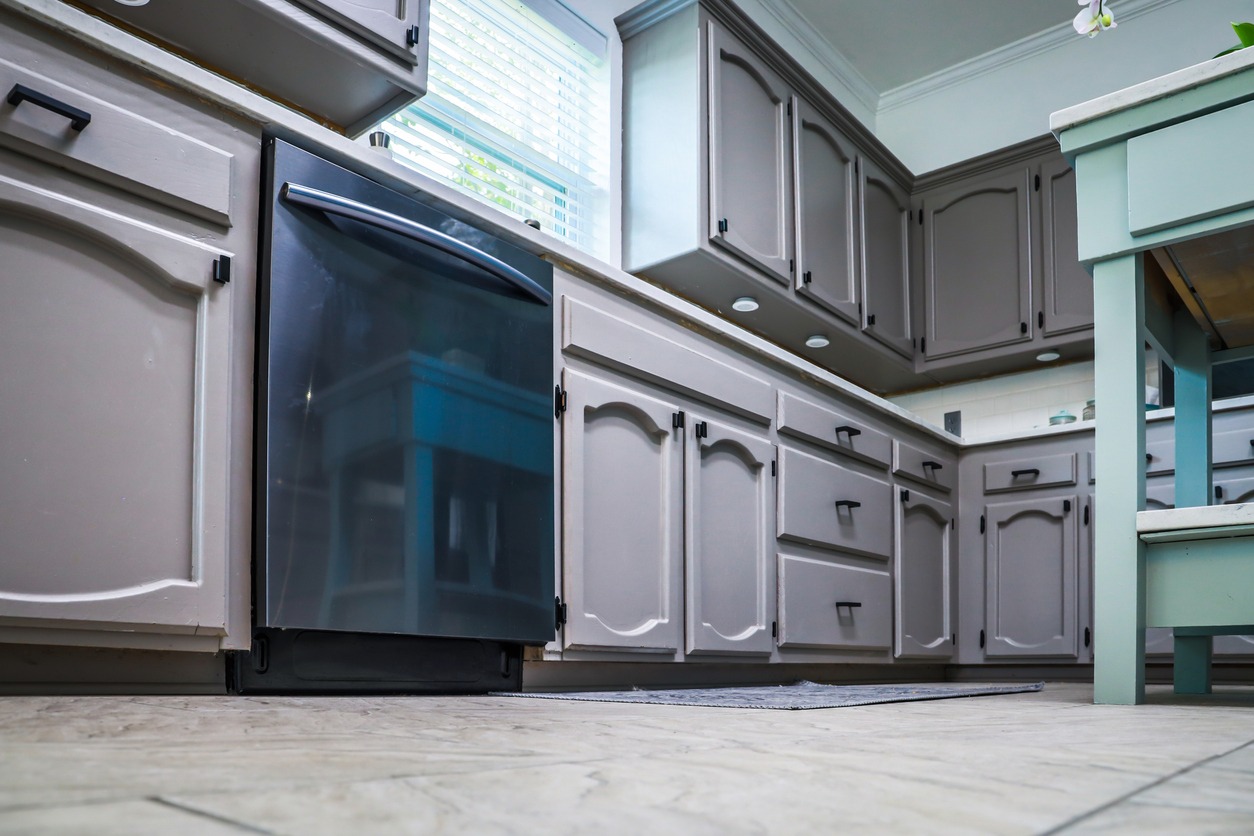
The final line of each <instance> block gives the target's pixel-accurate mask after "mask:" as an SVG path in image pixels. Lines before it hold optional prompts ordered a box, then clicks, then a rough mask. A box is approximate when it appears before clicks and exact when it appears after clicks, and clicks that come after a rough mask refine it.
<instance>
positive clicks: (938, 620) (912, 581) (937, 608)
mask: <svg viewBox="0 0 1254 836" xmlns="http://www.w3.org/2000/svg"><path fill="white" fill-rule="evenodd" d="M898 499H899V502H898V503H897V520H896V527H897V551H896V566H895V571H896V583H895V591H896V608H895V611H896V616H897V618H896V630H895V632H896V655H897V657H898V658H948V657H950V656H952V655H953V652H954V631H955V630H956V627H955V624H954V614H955V603H956V600H957V599H956V597H955V595H956V591H957V590H956V587H955V586H954V582H953V580H954V579H953V562H954V559H955V557H956V554H957V552H956V549H955V543H956V533H955V531H954V516H953V514H954V512H953V506H951V505H950V504H949V503H947V502H942V501H939V500H937V499H933V498H932V497H929V496H927V495H925V494H924V493H923V492H922V491H919V490H917V489H910V488H905V487H899V488H898Z"/></svg>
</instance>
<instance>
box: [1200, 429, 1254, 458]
mask: <svg viewBox="0 0 1254 836" xmlns="http://www.w3.org/2000/svg"><path fill="white" fill-rule="evenodd" d="M1251 459H1254V429H1240V430H1228V431H1227V432H1221V433H1215V436H1214V438H1213V439H1212V440H1211V461H1213V462H1214V463H1215V464H1238V463H1244V462H1248V461H1250V460H1251Z"/></svg>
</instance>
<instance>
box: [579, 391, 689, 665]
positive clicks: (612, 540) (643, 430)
mask: <svg viewBox="0 0 1254 836" xmlns="http://www.w3.org/2000/svg"><path fill="white" fill-rule="evenodd" d="M565 382H566V390H567V410H566V414H565V421H564V424H563V426H562V445H563V449H562V454H563V460H562V481H563V486H562V528H563V536H562V542H563V547H562V562H563V579H564V581H563V582H564V587H565V596H566V604H567V613H568V614H567V623H566V627H565V634H564V640H565V646H566V647H570V648H631V649H640V650H657V651H674V650H677V649H678V648H679V637H680V636H679V634H680V622H679V618H678V615H679V587H680V582H681V577H680V574H679V568H680V564H679V560H680V554H681V553H680V548H681V543H680V529H681V525H682V520H681V519H680V517H679V514H680V502H681V501H682V487H683V486H682V479H683V471H682V459H683V454H682V450H681V447H680V446H679V438H678V436H677V433H676V431H675V430H674V429H673V427H672V424H673V423H674V420H675V419H674V416H675V415H676V414H677V413H678V408H677V407H675V406H674V405H672V404H668V403H663V402H662V401H659V400H656V399H654V398H651V397H648V396H646V395H643V394H641V393H639V392H636V391H634V390H632V389H628V388H625V387H622V386H618V385H614V384H611V383H607V382H605V381H602V380H597V379H596V378H592V377H588V376H586V375H582V374H579V373H577V372H571V371H567V372H566V373H565Z"/></svg>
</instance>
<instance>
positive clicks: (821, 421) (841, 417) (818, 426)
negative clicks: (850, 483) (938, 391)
mask: <svg viewBox="0 0 1254 836" xmlns="http://www.w3.org/2000/svg"><path fill="white" fill-rule="evenodd" d="M778 414H779V424H778V427H779V431H780V432H781V433H784V434H786V435H791V436H795V437H797V438H803V439H805V440H806V441H810V442H812V443H814V444H818V445H820V446H822V447H826V448H827V449H829V450H834V451H836V452H838V453H842V454H844V455H846V456H850V457H851V458H855V459H859V460H861V461H864V462H868V463H870V464H874V465H879V466H880V467H887V466H888V462H889V456H890V454H891V452H892V439H891V438H890V437H889V436H888V434H887V433H885V432H882V431H881V430H879V429H876V428H875V427H873V426H871V424H870V423H869V422H868V421H865V420H863V419H861V418H858V417H856V416H853V415H850V414H849V413H848V412H845V411H842V410H840V409H838V408H833V407H826V406H820V405H818V404H816V403H813V402H811V401H807V400H806V399H805V398H799V397H797V396H796V395H790V394H788V393H787V392H780V393H779V413H778Z"/></svg>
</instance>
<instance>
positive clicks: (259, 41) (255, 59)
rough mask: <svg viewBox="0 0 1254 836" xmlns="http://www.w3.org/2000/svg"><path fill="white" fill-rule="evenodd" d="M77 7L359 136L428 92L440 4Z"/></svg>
mask: <svg viewBox="0 0 1254 836" xmlns="http://www.w3.org/2000/svg"><path fill="white" fill-rule="evenodd" d="M75 2H76V3H78V4H81V5H85V6H88V7H91V8H93V9H95V10H97V11H98V12H101V13H103V14H104V15H105V17H106V18H107V19H109V20H113V21H117V22H120V23H121V24H123V25H124V26H125V27H126V28H128V29H130V30H132V31H138V32H140V33H144V34H146V35H147V36H149V37H151V38H152V39H153V40H155V41H156V42H157V43H158V44H161V45H169V46H171V47H173V48H174V49H175V51H177V52H178V53H180V54H182V55H185V56H188V57H189V58H191V59H193V60H195V61H197V62H199V63H201V64H202V65H204V66H206V67H208V68H210V69H212V70H213V71H215V72H218V73H220V74H223V75H226V76H228V77H230V78H233V79H237V80H239V81H240V82H242V83H243V84H245V85H246V86H248V87H251V88H253V89H255V90H257V91H258V92H261V93H262V94H264V95H268V96H270V97H272V98H274V99H276V100H278V101H280V102H283V103H285V104H288V105H293V106H295V107H297V108H299V109H301V110H303V111H305V112H306V113H308V114H310V115H311V116H313V117H314V118H316V119H318V120H320V121H324V122H329V123H331V124H333V125H335V126H338V127H340V128H342V129H343V130H344V131H345V132H346V133H348V134H349V135H350V136H351V135H355V134H358V133H361V132H362V131H365V130H367V129H368V128H370V127H371V126H372V125H374V124H375V123H376V122H378V121H379V120H381V119H383V118H385V117H386V116H388V115H389V114H391V113H393V112H395V111H397V110H399V109H400V108H402V107H404V106H405V105H406V104H408V103H409V102H411V101H413V100H414V99H416V98H418V97H419V96H421V95H422V94H423V93H425V92H426V89H427V45H428V40H429V38H428V28H429V27H428V15H429V3H430V0H215V2H214V3H213V13H212V14H205V13H204V8H203V6H204V4H203V3H201V2H199V0H159V2H153V3H144V4H135V3H119V2H115V0H75Z"/></svg>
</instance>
